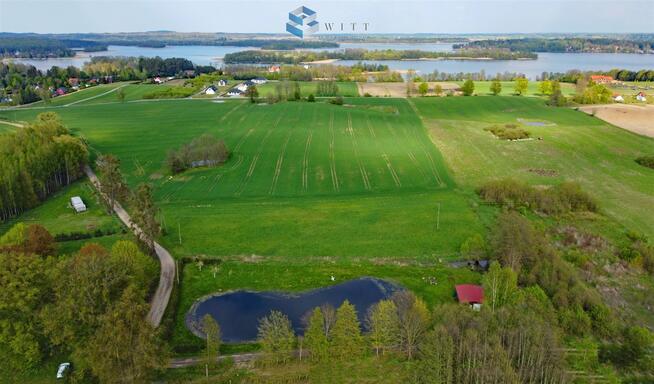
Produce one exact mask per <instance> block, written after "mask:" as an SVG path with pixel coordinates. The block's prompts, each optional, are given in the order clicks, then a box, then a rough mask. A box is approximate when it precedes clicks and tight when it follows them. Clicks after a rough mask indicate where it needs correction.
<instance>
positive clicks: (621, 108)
mask: <svg viewBox="0 0 654 384" xmlns="http://www.w3.org/2000/svg"><path fill="white" fill-rule="evenodd" d="M579 110H580V111H583V112H586V113H588V114H589V115H595V116H596V117H597V118H599V119H602V120H604V121H606V122H607V123H610V124H613V125H615V126H618V127H620V128H624V129H626V130H628V131H631V132H634V133H637V134H639V135H644V136H649V137H654V105H643V106H639V105H628V104H610V105H587V106H583V107H580V108H579Z"/></svg>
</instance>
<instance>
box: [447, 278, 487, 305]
mask: <svg viewBox="0 0 654 384" xmlns="http://www.w3.org/2000/svg"><path fill="white" fill-rule="evenodd" d="M454 288H455V289H456V297H457V299H458V300H459V303H462V304H469V305H470V306H471V307H472V308H473V309H475V310H479V309H480V308H481V304H482V303H483V302H484V288H482V287H481V286H479V285H473V284H459V285H457V286H455V287H454Z"/></svg>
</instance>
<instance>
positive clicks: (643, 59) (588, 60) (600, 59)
mask: <svg viewBox="0 0 654 384" xmlns="http://www.w3.org/2000/svg"><path fill="white" fill-rule="evenodd" d="M347 48H366V49H375V50H380V49H402V50H411V49H418V50H424V51H437V52H448V51H451V50H452V44H440V43H425V44H415V43H412V44H402V43H394V44H384V43H343V44H341V47H340V48H335V49H333V50H341V49H347ZM250 49H257V48H252V47H211V46H197V45H185V46H174V45H173V46H167V47H165V48H143V47H130V46H113V45H112V46H109V50H108V51H103V52H92V53H82V54H80V56H78V57H73V58H59V59H46V60H32V59H20V60H17V61H20V62H23V63H27V64H31V65H34V66H35V67H37V68H39V69H41V70H45V69H48V68H50V67H51V66H53V65H57V66H60V67H67V66H69V65H74V66H77V67H81V66H82V65H83V64H84V63H85V62H87V61H89V57H91V56H145V57H155V56H160V57H163V58H170V57H184V58H186V59H189V60H191V61H192V62H194V63H195V64H200V65H214V66H217V67H220V66H222V64H223V63H222V60H221V58H222V57H224V56H225V55H226V54H228V53H233V52H239V51H243V50H250ZM318 50H322V49H318ZM338 63H339V64H342V65H352V64H354V63H355V61H351V60H344V61H340V62H338ZM374 63H378V64H386V65H388V66H389V67H390V68H391V69H396V70H408V69H413V70H416V71H417V72H418V73H432V72H434V71H435V70H437V71H439V72H446V73H457V72H479V71H481V70H484V71H485V72H486V74H487V75H494V74H496V73H503V72H519V73H523V74H525V75H527V76H528V77H529V78H531V79H534V78H535V77H536V76H539V75H541V73H543V72H565V71H568V70H571V69H581V70H610V69H613V68H624V69H630V70H640V69H652V68H654V55H651V54H650V55H638V54H626V53H539V54H538V59H537V60H502V61H499V60H498V61H475V60H441V61H427V60H393V61H376V62H374Z"/></svg>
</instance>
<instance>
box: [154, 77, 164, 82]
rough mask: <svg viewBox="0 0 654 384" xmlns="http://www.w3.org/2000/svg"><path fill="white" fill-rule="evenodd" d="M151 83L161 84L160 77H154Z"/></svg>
mask: <svg viewBox="0 0 654 384" xmlns="http://www.w3.org/2000/svg"><path fill="white" fill-rule="evenodd" d="M153 81H154V82H155V84H161V83H163V80H161V77H159V76H157V77H155V78H154V80H153Z"/></svg>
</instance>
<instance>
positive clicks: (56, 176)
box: [0, 112, 89, 221]
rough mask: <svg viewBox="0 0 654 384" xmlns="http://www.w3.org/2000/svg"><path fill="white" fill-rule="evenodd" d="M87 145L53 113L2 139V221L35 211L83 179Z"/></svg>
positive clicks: (0, 210)
mask: <svg viewBox="0 0 654 384" xmlns="http://www.w3.org/2000/svg"><path fill="white" fill-rule="evenodd" d="M88 157H89V154H88V149H87V147H86V144H85V143H84V141H83V140H82V139H80V138H78V137H75V136H73V135H72V134H71V133H70V131H69V130H68V129H66V127H64V125H63V124H62V123H61V121H60V120H59V117H58V116H57V114H55V113H53V112H46V113H41V114H39V115H38V116H37V118H36V120H35V121H34V122H32V123H30V124H28V125H27V126H25V127H23V128H19V129H17V130H16V131H15V132H9V133H4V134H1V135H0V164H1V165H0V220H2V221H4V220H7V219H9V218H11V217H14V216H17V215H19V214H20V213H22V212H24V211H25V210H27V209H30V208H33V207H35V206H36V205H37V204H39V203H40V202H41V201H43V200H45V199H46V198H47V197H48V196H50V195H51V194H52V193H54V192H56V191H57V190H59V189H60V188H61V187H63V186H66V185H68V184H70V183H72V182H73V181H75V180H77V179H78V178H79V177H81V176H82V175H83V172H82V167H83V166H84V165H85V164H86V163H87V162H88Z"/></svg>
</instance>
